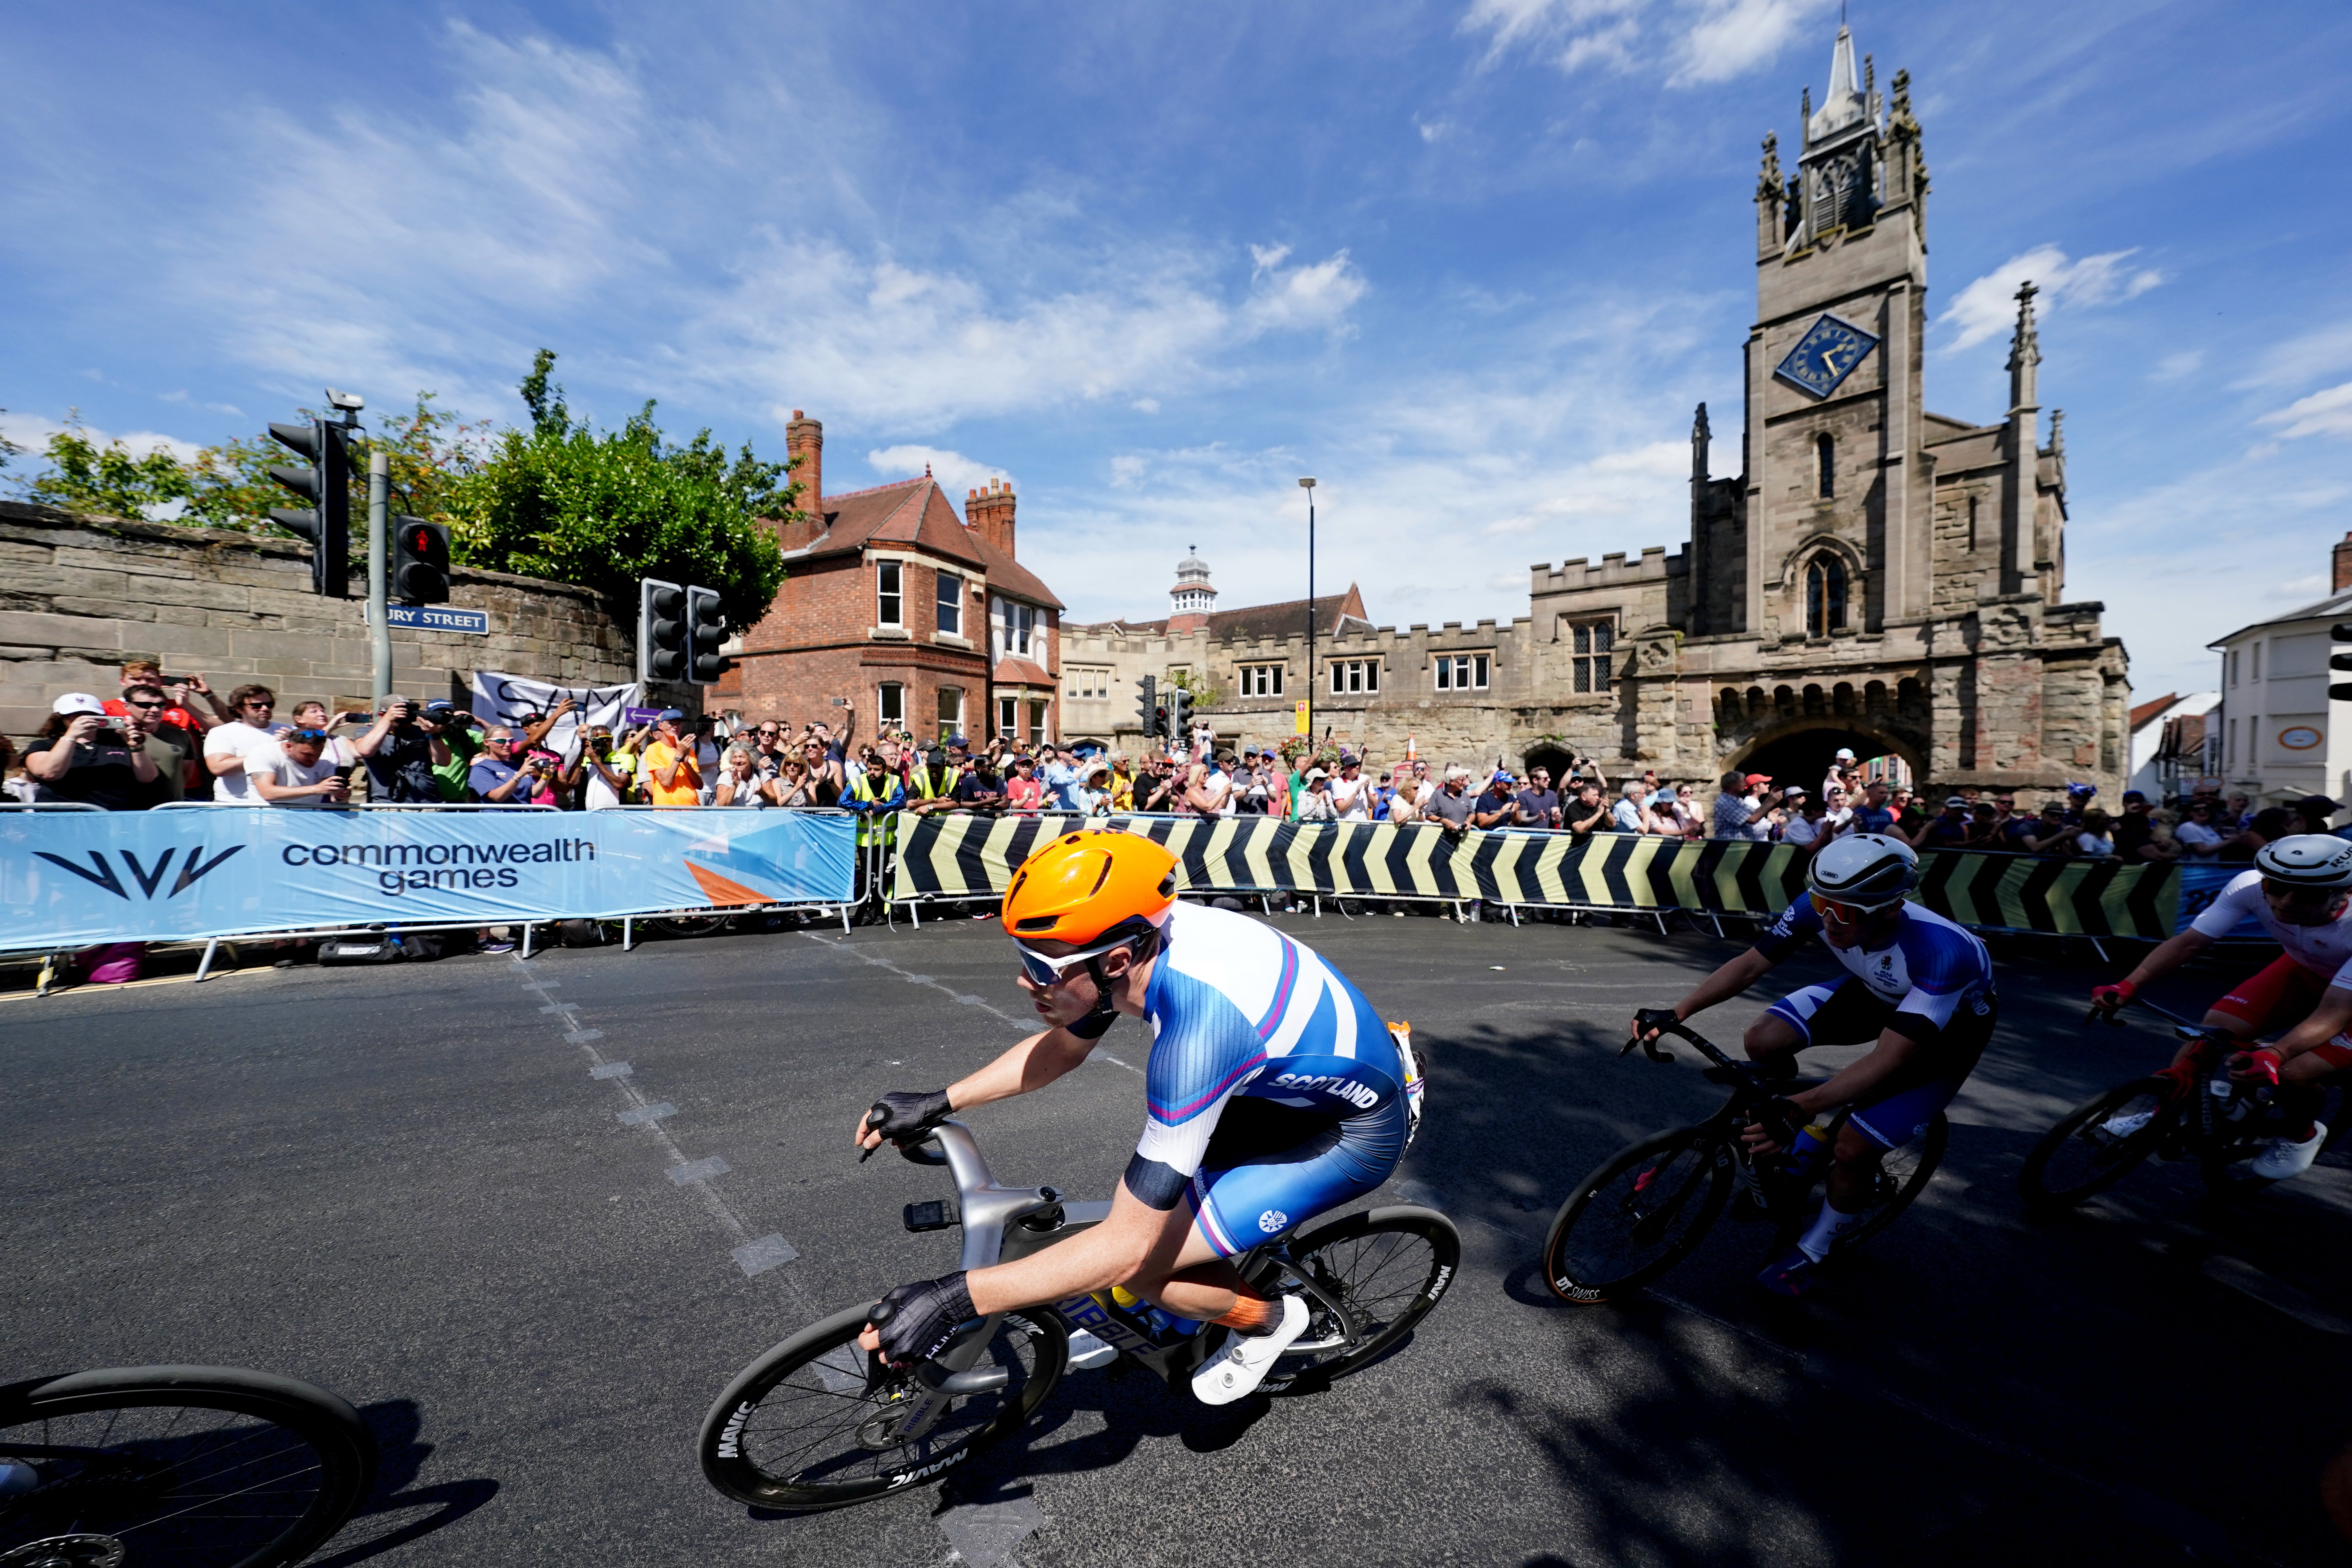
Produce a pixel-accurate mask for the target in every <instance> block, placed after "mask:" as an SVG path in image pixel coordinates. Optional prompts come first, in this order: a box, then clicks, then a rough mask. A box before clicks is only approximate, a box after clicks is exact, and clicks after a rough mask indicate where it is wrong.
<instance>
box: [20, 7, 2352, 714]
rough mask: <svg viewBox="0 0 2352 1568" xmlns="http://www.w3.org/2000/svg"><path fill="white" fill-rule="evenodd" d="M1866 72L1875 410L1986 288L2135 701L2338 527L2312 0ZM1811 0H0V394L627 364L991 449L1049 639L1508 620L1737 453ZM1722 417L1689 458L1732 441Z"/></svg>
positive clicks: (2206, 676)
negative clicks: (1894, 283)
mask: <svg viewBox="0 0 2352 1568" xmlns="http://www.w3.org/2000/svg"><path fill="white" fill-rule="evenodd" d="M1852 21H1853V26H1854V30H1855V37H1856V41H1857V45H1858V47H1860V48H1862V49H1864V50H1866V51H1868V52H1870V53H1871V54H1873V55H1874V56H1875V57H1876V60H1877V64H1878V69H1879V74H1880V80H1881V83H1882V85H1884V83H1885V81H1886V80H1887V79H1891V77H1892V76H1893V74H1894V72H1895V69H1896V68H1904V67H1907V68H1909V69H1910V71H1911V73H1912V78H1913V81H1914V97H1915V103H1916V110H1917V114H1918V118H1919V119H1920V121H1921V122H1922V124H1923V126H1924V129H1925V141H1926V151H1927V161H1928V165H1929V169H1930V173H1931V177H1932V180H1933V184H1934V194H1933V195H1932V196H1931V198H1930V206H1929V214H1928V238H1929V243H1930V247H1931V248H1930V253H1929V257H1928V268H1929V287H1930V293H1929V312H1930V317H1931V321H1932V322H1933V326H1932V329H1931V332H1930V342H1929V356H1928V361H1927V392H1928V397H1927V401H1928V405H1929V406H1930V407H1931V408H1934V409H1936V410H1937V411H1938V412H1941V413H1946V414H1950V415H1954V416H1960V417H1964V418H1969V419H1972V420H1985V421H1989V420H1991V419H1994V418H1996V417H1998V416H2000V413H2001V411H2002V408H2003V405H2004V402H2005V392H2006V379H2005V376H2004V374H2003V372H2002V369H2001V364H2002V359H2003V354H2004V351H2005V344H2006V319H2007V310H2008V306H2007V302H2006V301H2007V295H2008V294H2009V292H2010V291H2011V289H2012V288H2013V285H2014V279H2017V278H2019V277H2021V276H2024V275H2026V274H2027V273H2029V272H2030V273H2031V274H2032V276H2034V277H2035V278H2036V279H2038V280H2039V281H2041V282H2042V284H2043V285H2044V287H2045V290H2046V291H2045V293H2044V294H2043V296H2042V299H2043V302H2044V304H2045V306H2046V307H2047V309H2046V311H2045V314H2044V321H2043V334H2042V351H2043V363H2042V401H2043V403H2044V404H2045V405H2059V406H2063V408H2064V409H2065V410H2066V414H2067V446H2068V454H2069V479H2070V484H2071V494H2070V500H2071V503H2072V510H2073V522H2072V524H2071V527H2070V530H2069V560H2068V582H2067V591H2068V595H2069V597H2071V598H2076V599H2090V598H2095V599H2102V600H2105V603H2106V605H2107V606H2108V621H2107V625H2108V629H2109V630H2110V632H2111V633H2115V634H2118V635H2121V636H2123V637H2125V638H2126V640H2127V643H2128V645H2129V647H2130V650H2131V653H2132V657H2133V664H2134V686H2135V688H2136V689H2137V691H2138V692H2139V693H2140V694H2141V695H2142V696H2143V697H2145V696H2148V695H2153V694H2155V693H2157V692H2160V691H2162V690H2164V689H2168V688H2174V687H2178V688H2180V689H2193V688H2195V687H2198V686H2200V685H2204V684H2208V683H2210V668H2211V665H2210V656H2209V655H2208V654H2206V653H2205V651H2204V649H2203V644H2204V643H2205V642H2206V641H2207V640H2209V639H2210V638H2211V637H2216V636H2219V635H2221V633H2223V632H2226V631H2228V630H2230V629H2231V628H2232V627H2234V626H2238V625H2241V624H2242V623H2244V622H2246V621H2248V620H2252V619H2255V618H2259V617H2260V616H2263V615H2265V614H2269V613H2273V612H2274V611H2275V610H2277V609H2280V608H2284V607H2285V606H2286V605H2291V604H2294V603H2296V602H2300V601H2302V600H2305V599H2308V598H2311V597H2315V596H2317V595H2319V594H2321V593H2324V592H2325V591H2326V575H2325V574H2326V561H2327V547H2328V545H2329V544H2330V543H2331V542H2332V541H2333V540H2334V539H2336V538H2340V537H2341V536H2342V535H2343V533H2344V531H2346V530H2347V528H2352V480H2347V478H2346V463H2347V458H2352V452H2348V451H2347V442H2352V268H2347V265H2346V260H2345V258H2346V254H2347V237H2352V203H2347V199H2346V198H2347V194H2352V193H2347V183H2352V174H2347V167H2346V161H2345V160H2344V159H2343V158H2342V156H2341V154H2340V149H2341V148H2342V147H2343V146H2344V145H2345V144H2346V143H2347V124H2346V121H2347V118H2352V100H2347V98H2346V97H2345V95H2344V94H2343V93H2342V92H2341V91H2340V89H2339V84H2340V82H2341V81H2342V80H2343V79H2344V78H2345V76H2346V74H2347V67H2352V9H2347V7H2345V6H2343V5H2332V4H2331V5H2317V4H2312V5H2288V4H2275V5H2259V6H2247V5H2220V4H2210V5H2199V4H2179V5H2096V4H2077V5H2063V6H2053V5H2047V4H2037V5H2024V4H2007V3H2001V0H1979V3H1976V4H1970V5H1925V4H1918V3H1914V4H1909V5H1901V6H1893V5H1857V6H1856V7H1855V8H1854V9H1853V12H1852ZM1836 26H1837V10H1836V7H1835V5H1834V4H1833V3H1832V4H1829V5H1823V4H1821V3H1820V0H1648V3H1646V4H1645V3H1643V0H1446V3H1444V4H1434V3H1433V4H1408V3H1402V0H1391V3H1382V0H1357V3H1355V4H1350V5H1328V6H1322V7H1313V6H1308V5H1276V6H1267V5H1216V4H1207V3H1200V0H1196V3H1194V4H1191V5H1182V6H1174V5H1163V6H1156V7H1142V6H1129V5H1116V4H1089V5H1061V6H1045V5H1020V4H992V5H986V6H957V5H940V4H936V3H933V4H919V5H896V4H887V3H877V0H860V3H859V4H856V5H840V6H788V5H762V6H748V5H746V6H734V7H716V6H708V5H692V4H673V5H666V6H663V7H659V8H654V7H625V8H623V7H614V8H609V9H605V8H596V7H587V6H579V7H569V8H561V9H558V8H551V7H537V6H529V5H457V6H433V5H405V6H373V7H366V8H360V7H329V8H322V7H319V6H316V5H291V4H266V3H248V4H246V5H238V6H235V7H228V6H186V5H112V4H104V3H91V4H80V5H54V4H51V5H16V6H11V7H8V8H6V10H5V11H0V136H5V149H0V152H4V153H5V155H4V156H0V200H5V208H0V210H5V212H6V214H7V215H8V221H7V222H6V223H5V225H0V298H5V300H7V301H8V309H7V311H6V315H5V322H6V330H5V351H0V405H5V407H6V408H7V409H8V410H9V413H8V414H7V416H5V417H6V421H7V423H6V426H5V427H6V428H7V429H8V430H9V431H11V432H12V433H13V434H15V436H16V438H17V439H19V440H20V441H22V440H26V439H34V440H37V439H38V438H39V437H40V436H41V435H42V434H43V433H44V432H45V431H47V429H49V428H52V427H54V426H55V425H56V424H57V423H58V422H59V421H61V420H62V419H63V418H64V417H65V416H66V413H67V410H68V407H79V409H80V410H81V413H82V416H83V417H84V419H85V420H87V421H88V422H89V424H90V425H91V426H94V427H95V428H97V429H98V430H100V431H101V432H104V433H107V434H110V435H122V436H125V437H136V438H139V439H142V440H151V441H152V440H154V439H159V438H168V439H170V440H173V441H177V442H186V443H191V444H196V443H203V442H207V441H213V440H217V439H220V438H222V437H226V436H229V435H232V434H249V433H251V432H253V431H254V430H256V429H257V428H258V427H259V426H260V424H261V422H262V421H264V420H265V419H268V418H273V417H283V416H284V415H285V412H286V411H287V410H288V409H289V408H291V407H292V406H293V405H295V404H297V403H298V402H315V401H316V399H317V397H318V395H319V388H320V386H321V385H322V384H335V385H339V386H344V387H352V388H357V389H360V390H362V391H363V392H365V393H366V394H367V395H369V397H370V399H371V401H372V402H373V405H375V406H377V407H379V408H381V407H384V406H387V405H393V404H395V403H397V402H399V401H401V400H403V399H404V398H405V396H406V395H409V394H411V393H413V392H415V391H416V390H418V389H425V388H429V389H432V390H435V391H436V392H438V393H439V394H440V395H442V397H443V399H444V400H445V401H446V403H448V404H449V405H452V406H453V407H455V408H456V409H457V410H458V411H460V412H461V413H463V414H465V415H467V416H469V417H495V418H499V419H513V418H517V417H519V416H520V405H519V403H518V401H517V400H516V398H515V396H514V393H513V387H514V384H515V383H516V381H517V380H519V379H520V375H521V374H522V372H523V370H524V369H525V368H526V367H527V365H528V363H529V361H530V354H531V352H532V351H533V350H534V349H536V348H538V347H539V346H541V345H542V344H544V345H546V346H549V347H551V348H554V349H556V350H557V351H558V352H559V353H561V354H562V363H561V365H560V367H559V379H561V380H562V381H563V382H564V383H565V384H567V386H568V387H569V390H570V393H571V396H572V405H573V407H574V409H575V410H585V411H588V412H591V413H593V415H594V416H596V417H597V418H599V419H600V420H602V421H604V422H608V423H617V422H618V421H619V420H620V419H621V418H623V417H624V416H625V415H626V414H627V413H628V412H630V411H631V410H632V409H633V408H634V407H635V405H637V404H638V403H639V402H641V401H642V400H644V399H645V398H646V397H654V398H657V399H658V400H659V402H660V405H661V407H660V411H659V414H658V417H659V418H660V419H661V420H662V421H663V422H664V424H665V426H667V427H668V428H670V429H672V430H674V431H677V432H680V433H688V432H691V431H692V430H693V429H695V428H697V427H698V426H704V425H708V426H711V427H712V428H713V429H714V430H716V431H717V433H718V434H719V435H720V436H721V437H725V438H727V439H729V440H730V441H739V440H741V439H744V438H746V437H749V438H751V440H753V441H754V442H755V443H756V444H757V445H758V446H759V447H761V448H762V449H763V450H771V451H773V452H775V453H776V454H777V455H781V452H782V427H783V423H784V421H785V419H786V418H788V417H789V416H790V413H791V411H792V410H793V409H794V408H805V409H807V410H808V411H809V412H810V413H811V414H813V415H814V416H818V417H820V418H822V419H823V420H824V423H825V430H826V447H825V457H826V479H827V488H828V489H834V490H840V489H852V488H856V487H860V486H864V485H868V484H875V483H879V482H882V481H883V480H886V479H894V478H898V477H901V476H903V475H905V474H907V473H909V472H917V471H919V470H920V466H921V465H922V464H923V463H924V462H926V461H929V462H930V463H931V464H932V465H933V466H934V468H935V469H936V471H937V472H938V473H939V474H940V477H941V478H942V479H944V480H947V481H949V482H950V483H951V484H953V485H955V486H957V487H959V488H961V487H963V486H966V485H970V484H972V483H977V482H980V481H982V479H986V478H988V477H990V476H994V475H1003V476H1008V477H1010V478H1011V479H1013V481H1014V483H1015V485H1016V487H1017V488H1018V489H1019V492H1020V495H1021V503H1020V511H1021V542H1022V556H1023V558H1024V561H1025V562H1027V563H1029V564H1031V565H1032V566H1033V567H1034V569H1035V570H1037V571H1038V572H1039V573H1040V574H1042V575H1043V576H1044V577H1045V579H1046V580H1047V581H1048V582H1049V583H1051V584H1053V585H1054V586H1055V589H1056V590H1057V591H1058V592H1059V593H1060V595H1061V596H1062V597H1063V598H1065V599H1066V600H1067V601H1068V602H1069V604H1070V605H1071V608H1072V611H1073V613H1074V614H1075V615H1077V616H1085V617H1088V618H1093V617H1099V616H1110V615H1114V614H1123V615H1129V616H1152V615H1158V614H1163V613H1165V607H1166V599H1165V591H1166V588H1167V586H1168V584H1169V582H1170V581H1171V569H1172V565H1173V563H1174V562H1175V560H1176V559H1177V558H1178V557H1179V556H1181V554H1182V553H1183V550H1184V547H1185V546H1186V545H1187V544H1192V543H1197V544H1198V545H1199V547H1200V550H1201V552H1202V555H1203V556H1205V557H1206V558H1207V559H1208V560H1209V561H1210V563H1212V565H1213V567H1214V569H1215V574H1216V578H1215V580H1216V583H1217V585H1218V587H1219V588H1220V589H1221V590H1222V594H1223V602H1224V603H1226V604H1227V605H1242V604H1249V603H1254V602H1258V601H1261V600H1265V599H1272V598H1286V597H1295V596H1297V595H1298V594H1299V593H1301V592H1302V591H1303V584H1304V576H1305V551H1304V537H1303V536H1304V529H1303V527H1302V526H1301V525H1302V524H1303V521H1304V515H1303V507H1302V505H1301V500H1300V493H1299V491H1298V489H1297V486H1296V479H1297V476H1298V475H1299V474H1302V473H1313V474H1315V475H1317V476H1318V478H1320V479H1321V480H1322V481H1323V487H1322V489H1320V491H1319V492H1318V494H1319V496H1320V498H1321V504H1320V508H1319V514H1320V527H1319V531H1318V537H1319V543H1320V551H1319V555H1318V580H1319V582H1320V583H1321V584H1342V583H1345V582H1347V581H1349V580H1350V579H1353V580H1355V581H1357V582H1359V583H1360V584H1361V585H1362V587H1363V590H1364V595H1365V598H1366V602H1367V604H1368V605H1369V607H1370V610H1371V613H1372V615H1373V616H1374V617H1375V618H1376V619H1378V620H1380V621H1381V622H1382V623H1383V624H1388V623H1395V624H1400V625H1402V624H1405V623H1408V622H1418V621H1430V622H1435V621H1443V620H1457V619H1458V620H1470V619H1475V618H1477V617H1480V616H1510V615H1513V614H1516V613H1523V612H1524V611H1525V609H1526V572H1525V569H1526V567H1527V566H1528V563H1533V562H1537V561H1548V562H1556V561H1559V560H1564V559H1566V558H1569V557H1571V556H1578V555H1586V556H1593V557H1597V556H1599V555H1600V554H1601V553H1602V552H1605V551H1610V550H1618V549H1624V550H1639V549H1640V548H1641V547H1642V546H1643V545H1645V544H1665V545H1669V546H1672V545H1675V544H1676V543H1678V542H1680V541H1681V540H1682V539H1683V538H1684V537H1685V531H1686V530H1685V516H1686V512H1685V506H1686V502H1685V495H1686V490H1685V485H1684V483H1683V477H1684V475H1685V473H1686V471H1687V462H1688V458H1687V447H1686V445H1685V441H1686V434H1687V431H1688V429H1689V423H1690V413H1691V407H1692V405H1694V404H1695V403H1696V402H1698V401H1700V400H1701V399H1705V400H1706V402H1707V403H1708V404H1709V405H1711V407H1712V409H1713V411H1714V414H1715V422H1716V426H1717V429H1718V430H1724V429H1736V426H1737V410H1738V406H1739V376H1740V356H1739V345H1740V342H1741V341H1742V339H1743V337H1744V334H1745V331H1746V326H1747V323H1748V321H1749V319H1750V317H1751V315H1752V313H1753V298H1754V296H1753V288H1754V282H1753V271H1752V268H1751V264H1750V258H1751V256H1752V248H1751V247H1752V245H1753V235H1754V214H1753V207H1752V205H1751V203H1750V193H1751V192H1752V190H1753V188H1754V182H1755V172H1756V163H1757V143H1758V142H1759V139H1760V138H1761V136H1762V134H1763V133H1764V132H1766V131H1767V130H1777V131H1778V132H1780V135H1781V138H1782V142H1783V145H1784V148H1785V147H1786V146H1787V145H1788V144H1790V142H1793V140H1794V139H1795V131H1796V121H1797V99H1798V93H1799V90H1800V89H1801V88H1802V87H1804V86H1805V85H1807V84H1808V83H1810V84H1811V87H1812V89H1813V90H1814V92H1815V94H1816V96H1817V97H1818V96H1819V94H1820V92H1821V90H1822V88H1823V87H1824V85H1825V84H1826V81H1827V78H1828V74H1829V56H1830V47H1831V41H1832V37H1833V36H1834V34H1835V31H1836ZM1737 465H1738V442H1737V439H1736V437H1734V438H1733V439H1732V440H1730V441H1727V442H1721V443H1718V446H1717V472H1718V473H1726V472H1730V471H1733V470H1735V469H1736V468H1737Z"/></svg>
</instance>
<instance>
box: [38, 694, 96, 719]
mask: <svg viewBox="0 0 2352 1568" xmlns="http://www.w3.org/2000/svg"><path fill="white" fill-rule="evenodd" d="M49 711H50V712H52V713H95V714H97V715H98V716H99V717H100V718H101V719H103V718H105V717H106V704H105V703H103V702H100V700H98V699H97V698H95V697H92V696H91V695H90V694H89V692H87V691H68V692H67V693H66V694H65V695H64V696H63V697H60V698H58V700H56V701H55V702H52V703H50V704H49Z"/></svg>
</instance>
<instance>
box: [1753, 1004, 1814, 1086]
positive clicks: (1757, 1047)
mask: <svg viewBox="0 0 2352 1568" xmlns="http://www.w3.org/2000/svg"><path fill="white" fill-rule="evenodd" d="M1739 1043H1740V1045H1741V1047H1743V1048H1745V1049H1746V1051H1747V1052H1748V1060H1749V1061H1751V1062H1754V1063H1755V1064H1756V1065H1757V1066H1758V1067H1760V1068H1763V1069H1764V1071H1765V1073H1766V1074H1767V1076H1769V1077H1772V1078H1794V1077H1796V1076H1797V1053H1798V1052H1799V1051H1801V1050H1803V1049H1804V1048H1805V1037H1804V1036H1802V1035H1801V1034H1799V1033H1798V1032H1797V1026H1795V1025H1794V1024H1791V1023H1790V1022H1789V1020H1788V1019H1786V1018H1783V1017H1781V1016H1780V1015H1779V1014H1777V1013H1766V1014H1764V1015H1763V1016H1760V1017H1759V1018H1758V1019H1757V1020H1756V1021H1755V1022H1754V1023H1752V1024H1750V1025H1748V1032H1747V1033H1746V1034H1744V1035H1742V1036H1740V1037H1739Z"/></svg>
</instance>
